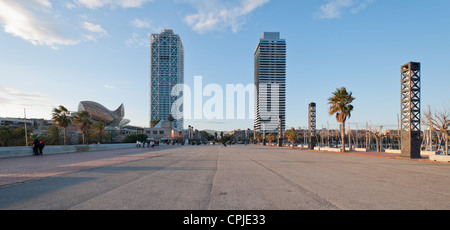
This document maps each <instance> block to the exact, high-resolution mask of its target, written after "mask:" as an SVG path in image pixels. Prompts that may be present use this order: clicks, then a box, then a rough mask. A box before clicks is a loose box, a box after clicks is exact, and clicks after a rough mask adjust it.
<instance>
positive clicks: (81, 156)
mask: <svg viewBox="0 0 450 230" xmlns="http://www.w3.org/2000/svg"><path fill="white" fill-rule="evenodd" d="M175 147H181V146H157V147H155V148H132V149H118V150H104V151H93V152H79V153H65V154H56V155H45V153H44V155H42V156H28V157H13V158H3V159H0V186H5V185H9V184H14V183H21V182H25V181H29V180H35V179H39V178H43V177H50V176H55V175H60V174H66V173H70V172H77V171H81V170H85V169H90V168H96V167H103V166H110V165H116V164H120V163H125V162H130V161H135V160H141V159H145V158H150V157H156V156H161V155H164V154H166V153H161V152H159V151H158V150H164V149H171V148H175ZM267 148H279V147H275V146H267ZM281 148H283V149H290V148H291V147H281ZM293 150H297V151H301V150H306V149H305V148H298V147H296V148H295V149H293ZM313 151H317V150H313ZM323 152H326V151H323ZM329 153H334V152H329ZM335 153H336V154H352V155H361V156H370V157H382V158H395V159H405V160H416V161H430V160H429V159H428V157H427V156H424V157H422V158H421V159H407V158H404V157H401V156H400V155H399V154H395V153H385V152H380V153H377V152H355V151H352V152H345V153H339V152H335ZM430 162H434V161H430Z"/></svg>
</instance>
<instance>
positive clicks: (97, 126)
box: [92, 121, 106, 143]
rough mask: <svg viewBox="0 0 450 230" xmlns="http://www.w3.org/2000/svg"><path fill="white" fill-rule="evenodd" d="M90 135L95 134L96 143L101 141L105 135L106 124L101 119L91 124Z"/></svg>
mask: <svg viewBox="0 0 450 230" xmlns="http://www.w3.org/2000/svg"><path fill="white" fill-rule="evenodd" d="M92 129H93V130H92V131H93V133H92V135H94V136H96V137H97V139H98V143H101V142H102V140H103V139H104V137H105V135H106V124H105V123H104V122H101V121H97V122H95V123H94V124H93V125H92Z"/></svg>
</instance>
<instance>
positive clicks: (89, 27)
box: [83, 22, 108, 35]
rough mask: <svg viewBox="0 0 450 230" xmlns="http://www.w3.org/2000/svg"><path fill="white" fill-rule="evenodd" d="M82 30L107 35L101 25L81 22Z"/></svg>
mask: <svg viewBox="0 0 450 230" xmlns="http://www.w3.org/2000/svg"><path fill="white" fill-rule="evenodd" d="M83 28H84V29H86V30H89V31H91V32H94V33H99V34H103V35H108V32H106V30H105V29H103V28H102V26H101V25H96V24H93V23H90V22H83Z"/></svg>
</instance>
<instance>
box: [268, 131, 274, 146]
mask: <svg viewBox="0 0 450 230" xmlns="http://www.w3.org/2000/svg"><path fill="white" fill-rule="evenodd" d="M266 139H267V141H268V142H269V143H270V144H272V142H273V140H274V139H275V134H273V133H269V134H267V136H266Z"/></svg>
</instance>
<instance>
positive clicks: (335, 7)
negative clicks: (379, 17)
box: [316, 0, 375, 19]
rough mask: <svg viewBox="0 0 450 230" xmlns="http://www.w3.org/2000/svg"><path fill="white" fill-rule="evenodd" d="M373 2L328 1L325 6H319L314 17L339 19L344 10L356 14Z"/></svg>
mask: <svg viewBox="0 0 450 230" xmlns="http://www.w3.org/2000/svg"><path fill="white" fill-rule="evenodd" d="M374 1H375V0H329V1H328V3H327V4H325V5H322V6H320V10H319V12H317V13H316V17H317V18H319V19H336V18H341V16H342V14H343V13H344V11H346V10H350V12H351V13H353V14H356V13H358V12H359V11H361V10H364V9H365V8H366V7H367V6H368V5H369V4H370V3H373V2H374Z"/></svg>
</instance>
